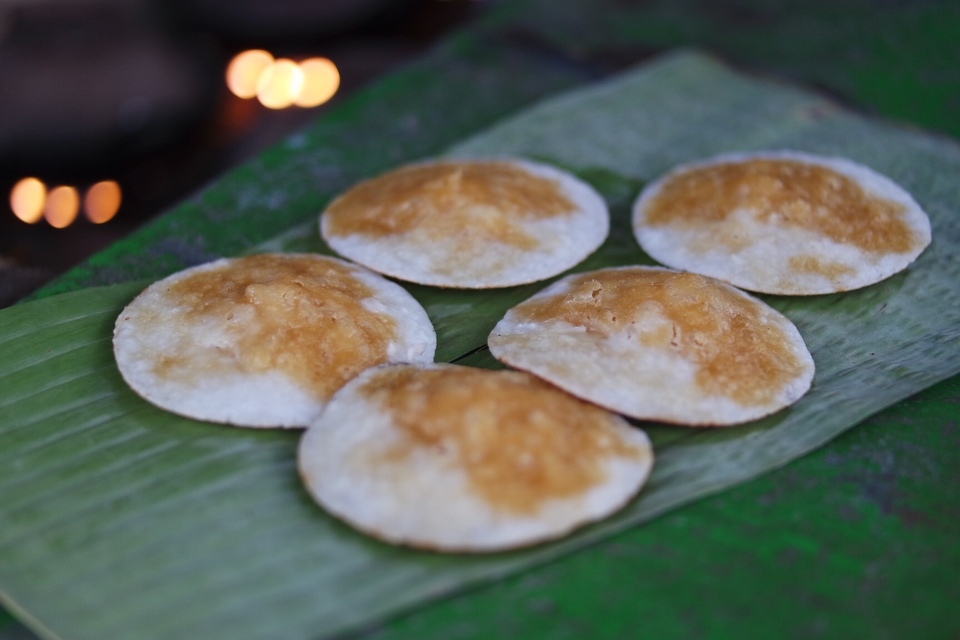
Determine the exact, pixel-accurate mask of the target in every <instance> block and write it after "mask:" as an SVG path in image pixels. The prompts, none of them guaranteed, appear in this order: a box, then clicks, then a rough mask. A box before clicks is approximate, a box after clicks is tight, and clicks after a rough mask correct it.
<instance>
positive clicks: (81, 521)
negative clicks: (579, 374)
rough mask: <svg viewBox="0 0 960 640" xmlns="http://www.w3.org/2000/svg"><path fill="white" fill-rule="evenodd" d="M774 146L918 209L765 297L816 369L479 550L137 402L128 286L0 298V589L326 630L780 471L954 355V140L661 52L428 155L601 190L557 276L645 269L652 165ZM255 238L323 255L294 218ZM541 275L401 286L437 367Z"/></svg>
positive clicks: (274, 439) (94, 605) (263, 451)
mask: <svg viewBox="0 0 960 640" xmlns="http://www.w3.org/2000/svg"><path fill="white" fill-rule="evenodd" d="M757 148H794V149H802V150H806V151H811V152H816V153H824V154H839V155H844V156H847V157H850V158H852V159H854V160H857V161H860V162H863V163H865V164H868V165H870V166H872V167H874V168H876V169H878V170H879V171H881V172H883V173H886V174H887V175H889V176H891V177H892V178H893V179H894V180H896V181H898V182H900V183H901V184H902V185H903V186H905V187H906V188H907V189H908V190H910V191H911V192H912V193H913V194H914V196H915V197H916V198H917V200H918V201H919V202H920V204H921V205H922V206H923V207H924V208H925V209H926V210H927V212H928V213H929V215H930V217H931V220H932V222H933V232H934V240H933V244H932V245H931V246H930V247H929V248H928V250H927V251H926V252H925V253H924V254H923V255H922V256H921V257H920V258H919V259H918V260H917V261H916V263H915V264H914V265H912V266H911V267H910V268H909V269H907V270H906V271H904V272H903V273H901V274H898V275H896V276H894V277H893V278H890V279H889V280H887V281H885V282H882V283H879V284H877V285H875V286H871V287H868V288H866V289H862V290H860V291H855V292H850V293H846V294H841V295H830V296H817V297H810V298H786V297H773V296H769V297H766V298H765V299H766V300H767V301H768V302H769V303H770V304H772V305H773V306H775V307H776V308H778V309H779V310H781V311H782V312H783V313H784V314H786V315H787V316H788V317H790V318H791V319H792V320H793V321H794V322H795V324H796V325H797V326H798V328H799V329H800V332H801V333H802V334H803V336H804V339H805V340H806V342H807V345H808V347H809V348H810V350H811V352H812V353H813V356H814V359H815V361H816V364H817V374H816V377H815V379H814V384H813V388H812V389H811V391H810V393H809V394H808V395H807V396H805V397H804V398H803V399H801V401H800V402H798V403H797V404H796V405H794V406H793V407H791V408H789V409H787V410H785V411H782V412H780V413H778V414H776V415H774V416H771V417H769V418H766V419H764V420H760V421H757V422H754V423H750V424H747V425H743V426H739V427H733V428H727V429H715V430H707V429H698V430H691V429H683V428H678V427H669V426H665V425H658V424H652V423H643V424H641V425H640V426H642V427H643V428H644V429H646V430H647V431H648V433H649V434H650V435H651V438H652V440H653V442H654V446H655V448H656V452H657V463H656V467H655V470H654V474H653V476H652V478H651V481H650V483H649V485H648V486H647V487H646V488H645V489H644V491H643V492H642V493H641V494H640V496H639V497H638V498H637V499H636V500H634V501H633V502H631V503H630V504H629V505H628V506H627V507H626V508H625V509H624V510H623V511H621V512H620V513H618V514H616V515H615V516H613V517H611V518H610V519H608V520H606V521H604V522H601V523H597V524H595V525H592V526H589V527H587V528H584V529H582V530H580V531H578V532H576V533H575V534H574V535H572V536H570V537H568V538H565V539H563V540H560V541H557V542H554V543H551V544H546V545H541V546H538V547H534V548H530V549H524V550H519V551H514V552H508V553H499V554H493V555H486V556H469V555H441V554H433V553H428V552H420V551H414V550H409V549H404V548H396V547H392V546H389V545H386V544H382V543H380V542H378V541H376V540H373V539H371V538H368V537H366V536H364V535H362V534H359V533H357V532H355V531H353V530H352V529H351V528H349V527H348V526H346V525H344V524H342V523H340V522H339V521H337V520H335V519H333V518H331V517H329V516H327V515H326V514H325V513H324V512H323V511H322V510H321V509H320V508H319V507H317V506H316V505H315V504H313V502H312V501H311V500H310V499H309V497H308V496H307V494H306V493H305V491H304V490H303V489H302V487H301V486H300V483H299V480H298V478H297V473H296V460H295V453H296V445H297V441H298V438H299V433H297V432H290V431H257V430H243V429H235V428H229V427H224V426H219V425H212V424H207V423H201V422H195V421H191V420H188V419H184V418H180V417H177V416H174V415H172V414H168V413H165V412H163V411H160V410H158V409H156V408H154V407H152V406H151V405H149V404H147V403H146V402H144V401H142V400H141V399H139V398H138V397H137V396H135V395H134V394H133V393H132V392H131V391H130V390H129V389H128V388H127V387H126V386H125V385H124V383H123V382H122V380H121V378H120V376H119V374H118V372H117V370H116V367H115V365H114V362H113V355H112V350H111V332H112V327H113V322H114V320H115V318H116V316H117V314H118V313H119V312H120V310H121V309H122V308H123V306H124V305H125V304H127V302H129V301H130V299H132V297H133V296H134V295H135V294H136V293H137V292H138V291H139V290H140V289H141V288H142V287H143V286H144V284H145V283H143V282H137V283H130V284H121V285H114V286H109V287H100V288H91V289H87V290H82V291H78V292H74V293H67V294H62V295H58V296H54V297H50V298H46V299H43V300H39V301H36V302H30V303H25V304H22V305H19V306H16V307H13V308H10V309H7V310H4V311H2V312H0V354H2V358H0V417H2V419H0V599H2V601H3V603H4V604H5V605H6V606H7V607H9V608H10V609H11V610H12V611H13V612H15V613H16V614H17V615H18V616H19V617H21V619H23V620H24V621H26V622H27V624H29V625H30V626H31V627H32V628H33V629H34V630H35V631H37V632H38V633H39V634H40V635H42V636H46V637H50V638H60V637H62V638H78V639H80V638H91V639H93V638H97V639H100V638H109V637H137V638H174V637H193V638H219V637H223V638H231V639H238V640H239V639H245V638H268V637H283V638H323V637H329V636H332V635H342V634H343V633H346V632H349V631H351V630H357V629H362V628H363V627H365V626H367V625H370V624H372V623H375V622H376V621H378V620H382V619H383V618H385V617H387V616H389V615H393V614H396V613H398V612H401V611H404V610H407V609H409V608H412V607H414V606H417V605H422V604H423V603H425V602H429V601H430V600H431V599H434V598H439V597H443V596H445V595H449V594H451V593H456V592H458V591H459V590H463V589H464V588H466V587H467V586H470V585H474V584H477V583H480V582H482V581H487V580H494V579H497V578H498V577H502V576H504V575H507V574H510V573H512V572H516V571H519V570H521V569H523V568H527V567H531V566H534V565H536V564H538V563H542V562H545V561H547V560H549V559H551V558H554V557H557V556H559V555H561V554H565V553H569V552H571V551H573V550H576V549H578V548H582V547H583V546H584V545H587V544H589V543H591V542H595V541H597V540H600V539H603V538H605V537H607V536H610V535H612V534H613V533H614V532H617V531H621V530H623V529H624V528H626V527H632V526H636V525H637V524H639V523H642V522H644V521H645V520H649V519H651V518H653V517H655V516H657V515H658V514H661V513H663V512H664V511H666V510H668V509H671V508H674V507H676V506H678V505H681V504H684V503H686V502H689V501H692V500H694V499H696V498H698V497H700V496H703V495H706V494H709V493H711V492H716V491H719V490H721V489H723V488H725V487H729V486H731V485H733V484H735V483H738V482H742V481H745V480H747V479H749V478H751V477H755V476H757V475H759V474H762V473H763V472H765V471H768V470H770V469H772V468H775V467H777V466H780V465H783V464H786V463H787V462H789V461H790V460H792V459H795V458H797V457H798V456H801V455H803V454H804V453H806V452H808V451H810V450H811V449H813V448H815V447H817V446H819V445H821V444H823V443H824V442H826V441H828V440H830V439H831V438H833V437H835V436H836V435H837V434H839V433H841V432H842V431H844V430H846V429H849V428H851V427H853V426H855V425H856V424H857V423H858V422H860V421H861V420H863V419H864V418H865V417H866V416H868V415H870V414H872V413H874V412H877V411H879V410H881V409H882V408H884V407H886V406H889V405H890V404H893V403H895V402H897V401H898V400H901V399H903V398H905V397H907V396H909V395H911V394H913V393H916V392H917V391H919V390H921V389H924V388H926V387H928V386H930V385H932V384H933V383H935V382H937V381H939V380H941V379H944V378H946V377H949V376H952V375H954V374H956V373H957V372H958V371H960V304H958V300H960V296H958V293H960V290H958V289H960V285H958V282H960V266H958V263H957V260H956V256H955V253H954V249H955V247H957V246H958V245H960V229H958V224H960V215H958V214H960V211H958V209H960V204H958V203H960V181H958V180H957V176H958V175H960V147H958V146H957V145H956V143H954V142H952V141H949V140H945V139H938V138H935V137H932V136H928V135H925V134H921V133H918V132H915V131H908V130H905V129H901V128H897V127H896V126H893V125H891V124H889V123H883V122H877V121H872V120H868V119H864V118H862V117H858V116H855V115H853V114H850V113H848V112H845V111H844V110H842V109H840V108H838V107H837V106H835V105H833V104H832V103H830V102H829V101H827V100H825V99H824V98H822V97H820V96H817V95H815V94H811V93H808V92H804V91H800V90H797V89H794V88H791V87H789V86H784V85H782V84H776V83H772V82H769V81H763V80H758V79H754V78H750V77H747V76H745V75H741V74H739V73H736V72H734V71H731V70H730V69H728V68H726V67H724V66H723V65H721V64H719V63H717V62H715V61H713V60H712V59H710V58H708V57H706V56H703V55H701V54H697V53H690V52H681V53H677V54H673V55H670V56H667V57H664V58H661V59H658V60H656V61H654V62H652V63H649V64H647V65H645V66H642V67H639V68H637V69H635V70H632V71H630V72H628V73H625V74H623V75H621V76H618V77H616V78H613V79H611V80H608V81H605V82H603V83H601V84H598V85H594V86H590V87H586V88H583V89H579V90H576V91H572V92H569V93H567V94H564V95H561V96H559V97H555V98H553V99H550V100H547V101H545V102H543V103H541V104H539V105H536V106H534V107H533V108H530V109H527V110H525V111H523V112H522V113H519V114H517V115H516V116H514V117H512V118H510V119H508V120H505V121H503V122H502V123H501V124H499V125H497V126H495V127H493V128H491V129H489V130H487V131H485V132H482V133H480V134H479V135H477V136H475V137H472V138H470V139H468V140H464V141H463V142H462V143H461V144H458V145H457V146H455V147H453V148H451V149H449V150H448V152H447V153H448V154H449V155H456V156H488V155H515V154H517V155H526V156H529V157H533V158H537V159H540V160H544V161H548V162H553V163H555V164H558V165H561V166H564V167H566V168H568V169H570V170H571V171H574V172H576V173H577V174H579V175H580V176H581V177H583V178H584V179H586V180H588V181H590V182H591V183H592V184H593V185H594V186H596V187H597V188H598V189H599V190H600V191H601V193H602V194H603V195H604V197H605V198H606V199H607V200H608V202H609V204H610V206H611V211H612V216H613V220H612V223H613V229H612V233H611V237H610V239H609V241H608V242H607V243H606V244H605V245H604V246H603V247H602V248H601V249H600V250H599V251H598V252H597V253H596V254H594V255H593V256H591V257H590V258H589V259H588V260H587V261H585V262H584V263H583V264H581V265H580V266H579V267H578V268H577V269H578V270H586V269H593V268H599V267H603V266H610V265H618V264H637V263H647V264H649V263H651V261H650V259H649V258H648V257H647V256H646V255H644V254H643V253H642V252H641V250H640V249H639V248H638V247H637V245H636V244H635V242H634V241H633V238H632V235H631V233H630V227H629V206H630V202H631V200H632V199H633V197H634V196H635V195H636V193H637V191H638V190H639V189H640V188H641V186H642V185H643V184H644V183H645V182H646V181H648V180H650V179H652V178H654V177H655V176H657V175H658V174H659V173H661V172H662V171H664V170H666V169H667V168H669V167H670V166H671V165H673V164H675V163H677V162H681V161H684V160H689V159H692V158H696V157H701V156H705V155H710V154H714V153H718V152H721V151H730V150H739V149H757ZM258 250H261V251H262V250H282V251H323V252H327V251H328V250H327V248H326V247H324V246H323V244H322V242H321V241H320V240H319V238H318V237H317V233H316V225H315V223H314V222H310V223H308V224H305V225H303V226H301V227H297V228H294V229H291V230H290V231H288V232H287V233H285V234H283V235H282V236H280V237H278V238H275V239H274V240H272V241H270V242H268V243H266V244H264V245H262V246H260V247H258ZM542 286H544V283H539V284H535V285H529V286H524V287H516V288H511V289H503V290H491V291H448V290H439V289H432V288H428V287H418V286H409V287H408V288H409V290H410V291H411V292H412V293H413V294H414V295H415V296H416V297H417V298H418V299H419V300H420V301H421V302H422V303H423V305H424V307H425V308H426V309H427V312H428V313H429V315H430V317H431V318H432V320H433V321H434V323H435V326H436V328H437V331H438V341H439V348H438V354H437V359H438V360H444V361H458V362H461V363H463V364H470V365H474V366H481V367H495V366H497V364H496V363H495V362H493V360H492V359H491V358H490V356H489V353H488V352H487V351H486V350H485V349H484V344H485V340H486V336H487V334H488V332H489V331H490V329H491V328H492V327H493V325H494V324H495V323H496V321H497V320H498V319H499V318H500V317H501V316H502V314H503V313H504V311H505V310H506V309H507V308H509V307H510V306H512V305H513V304H515V303H516V302H518V301H520V300H522V299H524V298H525V297H527V296H529V295H530V294H532V293H533V292H534V291H536V290H538V289H539V288H540V287H542Z"/></svg>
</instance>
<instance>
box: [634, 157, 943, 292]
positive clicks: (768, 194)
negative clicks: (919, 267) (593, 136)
mask: <svg viewBox="0 0 960 640" xmlns="http://www.w3.org/2000/svg"><path fill="white" fill-rule="evenodd" d="M633 229H634V235H635V236H636V238H637V241H638V242H639V243H640V246H641V247H643V250H644V251H646V252H647V253H648V254H649V255H650V256H651V257H653V258H654V259H655V260H657V261H658V262H661V263H663V264H665V265H667V266H669V267H673V268H675V269H683V270H686V271H692V272H694V273H701V274H703V275H708V276H712V277H714V278H719V279H721V280H724V281H726V282H729V283H731V284H734V285H736V286H738V287H741V288H744V289H748V290H750V291H758V292H762V293H774V294H784V295H812V294H823V293H835V292H839V291H849V290H851V289H857V288H860V287H864V286H867V285H870V284H873V283H875V282H879V281H880V280H883V279H885V278H888V277H889V276H891V275H893V274H895V273H897V272H899V271H901V270H903V269H905V268H906V267H907V266H908V265H909V264H910V263H911V262H913V261H914V260H915V259H916V258H917V256H919V255H920V253H921V252H922V251H923V250H924V249H925V248H926V247H927V245H929V244H930V234H931V232H930V220H929V218H928V217H927V214H926V213H925V212H924V211H923V209H921V208H920V205H918V204H917V203H916V202H915V201H914V199H913V198H912V197H911V196H910V194H908V193H907V192H906V191H904V190H903V189H902V188H901V187H900V186H898V185H897V184H895V183H894V182H893V181H891V180H890V179H889V178H887V177H886V176H883V175H881V174H879V173H877V172H876V171H874V170H872V169H870V168H868V167H865V166H863V165H860V164H857V163H854V162H852V161H850V160H846V159H843V158H827V157H820V156H814V155H810V154H806V153H800V152H796V151H779V152H763V153H739V154H728V155H722V156H717V157H715V158H711V159H709V160H704V161H700V162H694V163H690V164H685V165H681V166H679V167H677V168H676V169H674V170H672V171H670V172H669V173H667V174H666V175H665V176H663V177H662V178H660V179H658V180H656V181H655V182H653V183H651V184H650V185H648V186H647V188H645V189H644V190H643V192H642V193H641V194H640V196H639V197H638V198H637V201H636V202H635V203H634V209H633Z"/></svg>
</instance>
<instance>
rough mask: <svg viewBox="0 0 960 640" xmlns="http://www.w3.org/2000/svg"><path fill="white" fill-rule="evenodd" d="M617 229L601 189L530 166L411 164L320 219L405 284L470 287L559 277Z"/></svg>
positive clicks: (334, 235)
mask: <svg viewBox="0 0 960 640" xmlns="http://www.w3.org/2000/svg"><path fill="white" fill-rule="evenodd" d="M609 230H610V215H609V212H608V210H607V205H606V202H604V200H603V198H601V197H600V195H599V194H597V192H596V191H594V190H593V188H591V187H590V186H589V185H587V184H586V183H584V182H582V181H580V180H579V179H577V178H575V177H574V176H572V175H571V174H569V173H566V172H564V171H561V170H560V169H557V168H555V167H552V166H549V165H544V164H538V163H534V162H529V161H526V160H442V161H436V162H424V163H419V164H412V165H408V166H405V167H402V168H400V169H397V170H394V171H391V172H388V173H386V174H383V175H381V176H379V177H376V178H373V179H371V180H367V181H365V182H361V183H359V184H357V185H356V186H354V187H353V188H351V189H350V190H348V191H347V192H346V193H344V194H343V195H341V196H339V197H338V198H337V199H335V200H334V201H333V202H332V203H331V204H330V206H329V207H328V208H327V209H326V211H324V212H323V214H322V215H321V218H320V232H321V235H322V236H323V238H324V240H326V242H327V243H328V244H329V245H330V247H331V248H332V249H333V250H334V251H336V252H337V253H339V254H340V255H342V256H344V257H346V258H349V259H351V260H354V261H355V262H358V263H360V264H362V265H365V266H367V267H369V268H371V269H373V270H374V271H378V272H380V273H383V274H385V275H388V276H391V277H394V278H398V279H400V280H406V281H408V282H417V283H420V284H426V285H433V286H438V287H454V288H468V289H484V288H492V287H508V286H513V285H518V284H524V283H528V282H535V281H537V280H542V279H544V278H549V277H551V276H554V275H556V274H558V273H560V272H562V271H565V270H566V269H569V268H570V267H573V266H574V265H576V264H578V263H579V262H581V261H582V260H583V259H584V258H586V257H587V256H588V255H590V254H591V253H593V252H594V251H595V250H596V249H597V248H598V247H599V246H600V245H601V244H602V243H603V241H604V239H606V237H607V234H608V232H609Z"/></svg>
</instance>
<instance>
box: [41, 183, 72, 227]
mask: <svg viewBox="0 0 960 640" xmlns="http://www.w3.org/2000/svg"><path fill="white" fill-rule="evenodd" d="M78 213H80V194H79V193H78V192H77V190H76V188H74V187H71V186H69V185H61V186H59V187H54V188H53V189H51V190H50V192H49V193H48V194H47V204H46V206H45V207H44V208H43V217H44V218H45V219H46V221H47V222H48V223H49V224H50V226H51V227H54V228H57V229H64V228H66V227H69V226H70V225H71V224H73V221H74V220H76V219H77V214H78Z"/></svg>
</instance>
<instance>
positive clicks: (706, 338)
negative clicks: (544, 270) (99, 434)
mask: <svg viewBox="0 0 960 640" xmlns="http://www.w3.org/2000/svg"><path fill="white" fill-rule="evenodd" d="M761 309H762V307H761V306H760V304H759V303H757V302H754V301H751V300H749V299H746V298H743V297H742V296H740V295H737V294H736V293H735V292H734V291H731V290H730V289H728V288H725V287H721V286H720V285H719V284H718V283H716V282H714V281H711V280H710V279H708V278H704V277H703V276H699V275H695V274H692V273H673V272H667V271H648V270H643V269H621V270H608V271H599V272H595V273H588V274H584V275H582V276H579V277H577V278H576V279H575V280H574V281H573V286H572V290H571V291H569V292H568V293H566V294H564V295H559V296H552V297H548V298H543V299H539V300H530V301H527V302H524V303H522V304H521V305H519V306H517V307H515V313H517V314H518V315H519V316H520V318H522V319H524V320H529V321H534V322H549V321H551V320H562V321H564V322H568V323H570V324H573V325H575V326H578V327H584V328H585V329H586V330H587V332H588V333H594V334H598V335H599V336H601V337H608V336H610V335H613V334H617V333H622V334H625V335H627V336H628V337H629V338H631V339H635V340H638V341H639V342H640V343H641V344H642V345H644V346H647V347H653V348H657V349H662V350H665V351H673V352H675V353H676V354H677V355H679V356H680V357H682V358H684V359H685V360H687V361H690V362H692V363H694V364H695V365H696V366H697V367H698V371H697V374H696V381H697V384H698V385H699V387H700V388H701V389H703V390H704V391H705V392H707V393H710V394H718V395H726V396H729V397H732V398H733V399H735V400H736V401H738V402H740V403H741V404H745V405H750V404H755V403H756V404H763V403H767V402H769V401H770V400H771V399H773V398H774V396H775V395H776V394H777V393H778V392H779V391H780V390H781V389H782V388H783V386H784V385H785V384H786V383H788V382H789V381H791V380H793V379H794V378H795V377H796V376H797V375H798V374H800V373H801V372H802V364H801V363H800V362H798V360H797V359H796V357H795V356H794V352H793V349H792V344H791V342H790V340H789V338H788V337H787V336H786V335H784V334H783V332H782V331H781V330H780V329H779V328H778V327H776V326H774V325H772V324H770V323H766V322H764V321H763V320H762V319H761Z"/></svg>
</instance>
